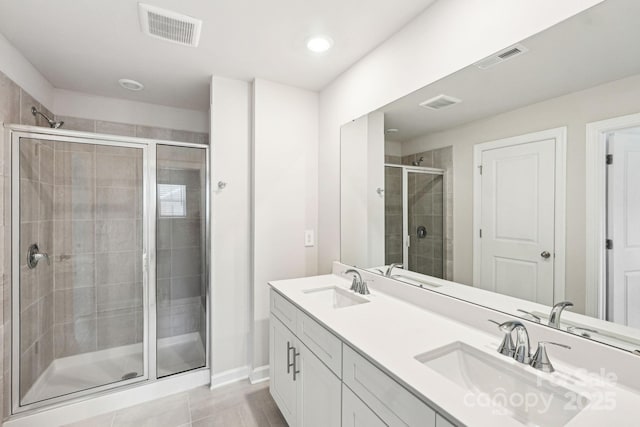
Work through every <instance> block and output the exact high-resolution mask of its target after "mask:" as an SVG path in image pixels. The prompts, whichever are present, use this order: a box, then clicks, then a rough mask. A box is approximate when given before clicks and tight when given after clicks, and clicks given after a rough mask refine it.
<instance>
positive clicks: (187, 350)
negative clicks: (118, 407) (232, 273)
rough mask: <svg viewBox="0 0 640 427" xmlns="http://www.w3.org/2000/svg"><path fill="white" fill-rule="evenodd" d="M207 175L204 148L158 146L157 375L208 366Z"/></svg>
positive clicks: (161, 375)
mask: <svg viewBox="0 0 640 427" xmlns="http://www.w3.org/2000/svg"><path fill="white" fill-rule="evenodd" d="M205 177H206V151H205V149H201V148H191V147H176V146H167V145H158V147H157V187H158V192H157V193H158V194H157V204H158V218H157V295H156V297H157V336H158V341H157V366H158V372H157V375H158V377H163V376H167V375H172V374H175V373H178V372H184V371H188V370H191V369H195V368H200V367H203V366H205V351H206V286H207V284H206V272H205V267H206V264H205V247H206V245H205V239H206V227H205V214H206V209H205V200H206V198H205V190H206V187H205Z"/></svg>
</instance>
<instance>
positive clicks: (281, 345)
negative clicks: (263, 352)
mask: <svg viewBox="0 0 640 427" xmlns="http://www.w3.org/2000/svg"><path fill="white" fill-rule="evenodd" d="M269 332H270V333H269V340H270V343H269V344H270V345H269V352H270V354H269V375H270V377H271V378H270V380H271V381H270V383H269V391H270V392H271V396H273V400H275V402H276V403H277V404H278V408H280V411H281V412H282V415H284V418H285V420H287V424H289V425H290V426H294V425H296V424H295V423H296V406H297V401H296V399H297V392H296V383H295V382H294V381H293V371H292V369H293V357H294V352H295V345H296V343H295V336H294V335H293V333H291V331H289V329H287V327H286V326H284V325H283V324H282V322H280V321H279V320H278V319H276V318H275V317H274V316H273V315H272V316H271V318H270V321H269Z"/></svg>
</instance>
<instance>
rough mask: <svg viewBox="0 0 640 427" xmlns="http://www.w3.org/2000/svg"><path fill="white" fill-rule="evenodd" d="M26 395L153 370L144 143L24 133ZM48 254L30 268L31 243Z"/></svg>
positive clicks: (28, 399)
mask: <svg viewBox="0 0 640 427" xmlns="http://www.w3.org/2000/svg"><path fill="white" fill-rule="evenodd" d="M19 152H20V173H19V177H20V181H19V198H20V215H19V219H18V221H19V226H20V233H19V242H20V252H19V253H20V267H19V306H20V307H19V316H20V317H19V341H20V346H19V347H20V357H19V363H18V365H19V397H20V405H21V406H24V405H29V404H32V403H36V402H40V401H43V400H47V399H51V398H56V397H60V396H63V395H67V394H71V393H75V392H79V391H82V390H87V389H91V388H94V387H99V386H105V385H108V384H112V383H118V382H120V381H123V380H126V379H132V378H136V377H139V376H142V375H143V374H144V365H143V360H144V357H145V355H144V353H143V331H144V320H143V319H144V317H143V297H142V295H143V291H142V290H143V287H142V286H143V285H142V284H143V268H142V267H143V264H142V261H143V259H142V250H143V230H142V215H143V202H142V200H143V191H142V188H143V186H142V181H143V176H142V168H143V150H142V149H140V148H134V147H130V146H128V147H125V146H111V145H99V144H89V143H75V142H64V141H47V140H41V139H26V138H21V139H20V143H19ZM33 244H37V245H38V249H39V251H40V252H41V253H46V254H48V261H49V262H47V259H46V258H41V259H40V261H39V262H38V263H37V265H35V266H33V265H32V266H31V267H33V268H30V266H29V265H28V264H29V263H28V262H27V257H26V254H27V251H28V248H29V247H30V246H31V245H33Z"/></svg>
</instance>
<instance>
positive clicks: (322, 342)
mask: <svg viewBox="0 0 640 427" xmlns="http://www.w3.org/2000/svg"><path fill="white" fill-rule="evenodd" d="M296 336H297V337H298V339H299V340H300V341H302V342H303V343H304V344H305V345H306V346H307V347H308V348H309V350H311V351H312V352H313V353H314V354H315V355H316V356H318V359H320V360H322V362H324V364H325V365H327V366H328V367H329V369H331V370H332V371H333V372H334V373H335V374H336V375H337V376H338V378H342V341H340V340H339V339H338V338H337V337H336V336H335V335H333V334H332V333H331V332H329V331H328V330H326V329H325V328H324V327H323V326H320V324H319V323H318V322H316V321H315V320H313V319H312V318H311V317H309V316H307V315H306V314H304V313H303V312H301V311H299V312H298V313H297V326H296Z"/></svg>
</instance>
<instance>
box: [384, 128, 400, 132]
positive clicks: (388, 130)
mask: <svg viewBox="0 0 640 427" xmlns="http://www.w3.org/2000/svg"><path fill="white" fill-rule="evenodd" d="M396 132H400V129H396V128H389V129H387V133H396Z"/></svg>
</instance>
